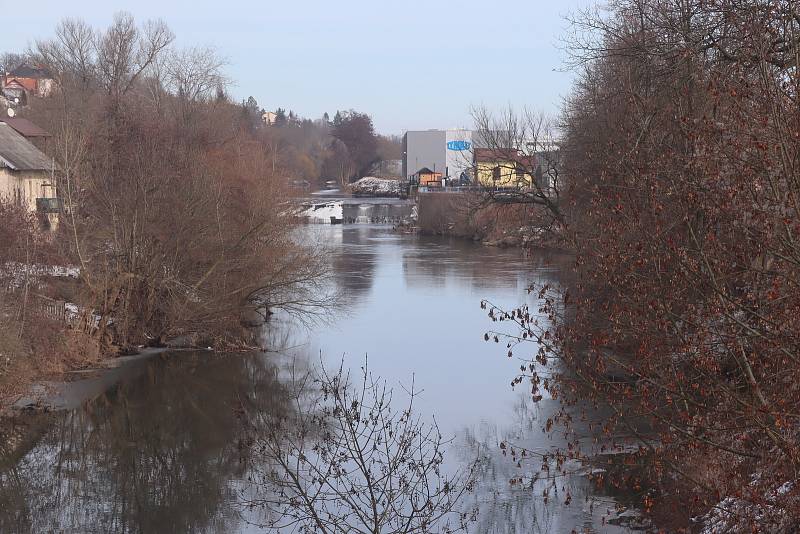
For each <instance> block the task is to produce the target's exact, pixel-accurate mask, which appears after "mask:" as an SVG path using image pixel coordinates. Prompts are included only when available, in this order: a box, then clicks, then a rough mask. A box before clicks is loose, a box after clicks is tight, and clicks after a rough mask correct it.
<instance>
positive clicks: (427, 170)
mask: <svg viewBox="0 0 800 534" xmlns="http://www.w3.org/2000/svg"><path fill="white" fill-rule="evenodd" d="M417 174H442V173H440V172H434V171H432V170H430V169H429V168H428V167H422V168H421V169H420V170H418V171H417Z"/></svg>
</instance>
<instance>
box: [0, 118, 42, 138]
mask: <svg viewBox="0 0 800 534" xmlns="http://www.w3.org/2000/svg"><path fill="white" fill-rule="evenodd" d="M0 122H4V123H6V124H8V125H9V126H11V127H12V128H14V130H15V131H16V132H17V133H18V134H21V135H23V136H25V137H52V136H51V135H50V134H49V133H48V132H46V131H45V130H43V129H42V128H39V127H38V126H36V125H35V124H34V123H32V122H31V121H29V120H28V119H23V118H22V117H6V118H2V119H0Z"/></svg>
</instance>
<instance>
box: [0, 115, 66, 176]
mask: <svg viewBox="0 0 800 534" xmlns="http://www.w3.org/2000/svg"><path fill="white" fill-rule="evenodd" d="M0 162H2V163H3V164H5V165H6V166H8V167H11V168H12V169H14V170H15V171H42V170H47V171H49V170H50V169H51V168H52V166H53V162H52V160H51V159H50V158H48V157H47V156H45V155H44V153H43V152H42V151H41V150H39V149H38V148H36V147H35V146H34V145H33V143H31V142H30V141H28V140H27V139H25V138H24V137H22V136H21V135H20V134H18V133H17V132H15V131H14V129H13V128H12V127H11V126H9V125H8V124H6V123H5V122H0Z"/></svg>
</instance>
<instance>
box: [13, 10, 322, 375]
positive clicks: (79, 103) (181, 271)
mask: <svg viewBox="0 0 800 534" xmlns="http://www.w3.org/2000/svg"><path fill="white" fill-rule="evenodd" d="M30 55H31V56H32V57H34V58H35V59H36V60H37V62H38V63H40V64H43V65H45V66H46V67H47V68H48V69H49V70H50V71H51V72H52V73H53V76H54V77H55V80H56V84H57V90H56V91H55V92H54V94H53V95H52V96H51V97H49V98H44V99H33V102H31V105H30V107H29V109H28V110H26V113H25V114H26V116H27V117H29V118H31V119H32V120H33V121H34V122H35V123H36V124H39V125H41V126H42V127H44V128H45V129H47V130H48V131H49V132H51V133H52V134H53V139H52V141H51V143H50V146H51V147H52V154H51V155H52V156H53V157H54V158H55V161H56V163H57V170H56V173H55V176H54V178H55V180H56V185H57V190H58V194H59V196H60V197H61V198H62V199H63V201H64V210H63V212H62V213H61V214H60V224H59V230H58V232H57V233H56V234H55V235H53V236H51V237H50V239H49V240H48V242H49V248H50V249H53V250H51V251H50V252H49V253H50V254H51V256H50V257H48V258H41V257H40V255H41V254H40V252H41V250H42V249H41V248H39V249H37V248H36V247H34V246H33V245H34V243H35V242H36V240H37V239H39V238H40V236H38V235H37V234H36V232H35V231H34V230H31V231H30V232H27V233H22V232H21V231H19V232H18V231H5V232H0V238H3V239H5V240H6V241H10V240H12V239H13V243H14V247H12V248H7V247H6V246H5V243H3V244H0V249H2V250H3V251H4V252H5V251H6V250H9V251H11V252H13V257H3V258H1V259H3V260H5V261H6V262H8V261H11V260H13V261H16V262H20V263H23V264H32V263H35V262H37V261H45V260H47V262H48V263H51V264H52V263H56V264H61V265H65V264H68V265H75V266H77V267H79V273H80V274H79V283H78V285H77V287H76V288H73V289H72V290H71V293H70V295H69V297H70V300H72V301H73V302H75V303H76V304H77V308H78V312H77V313H78V314H79V315H80V317H79V319H77V320H75V321H73V328H72V329H70V330H69V333H68V332H67V329H66V328H65V327H64V325H50V326H51V327H52V328H55V329H59V331H60V332H61V334H63V335H69V336H74V335H76V332H77V331H80V332H82V334H83V335H84V337H85V339H83V340H82V344H83V345H84V346H94V347H96V349H97V351H99V352H107V351H109V350H113V348H117V349H119V350H128V349H130V348H132V347H133V346H135V345H139V344H159V343H162V342H164V341H166V340H167V339H170V338H176V337H185V338H186V339H188V340H191V341H193V342H195V343H200V342H202V343H203V345H215V346H240V345H242V344H245V345H246V344H249V343H250V342H251V340H250V339H249V337H248V333H247V332H248V331H247V330H246V329H245V327H244V325H245V324H246V322H247V320H249V319H251V318H252V317H255V316H258V315H262V316H263V315H264V314H266V313H268V310H273V309H276V308H282V309H285V310H288V311H290V312H299V313H308V312H311V313H313V312H314V311H315V310H317V309H318V307H319V306H323V305H324V304H325V302H324V297H322V296H321V292H320V284H321V276H322V275H323V274H324V270H323V267H322V262H321V261H320V259H319V258H318V257H316V256H315V253H314V252H312V251H310V250H308V249H305V248H303V247H300V246H298V245H297V244H295V243H294V242H293V240H292V239H291V235H290V234H291V232H292V229H293V227H294V224H293V221H292V219H291V216H290V213H289V211H290V210H287V208H286V205H285V200H286V198H287V193H286V179H285V177H284V176H283V175H282V174H281V170H280V169H279V168H277V167H276V166H275V163H274V159H273V158H272V157H271V148H270V145H269V143H270V137H269V136H268V135H265V134H264V131H263V129H262V128H261V127H260V125H259V124H255V123H253V121H252V120H251V117H250V116H249V115H248V113H247V110H246V108H245V107H243V106H241V105H239V104H235V103H233V102H232V101H231V99H230V98H229V97H228V96H227V93H226V88H225V87H226V83H227V80H226V78H225V76H224V74H223V72H222V67H223V62H222V61H221V60H220V59H219V57H218V56H217V55H216V53H215V52H214V51H213V50H210V49H205V48H188V49H178V48H177V47H175V46H174V44H173V34H172V32H171V31H170V30H169V29H168V28H167V27H166V26H165V25H164V24H163V23H161V22H153V21H150V22H147V23H144V24H141V25H137V24H136V23H135V21H134V20H133V18H132V17H131V16H129V15H127V14H120V15H117V16H116V17H115V19H114V22H113V24H112V25H111V26H110V27H108V28H106V29H103V30H97V29H94V28H92V27H90V26H89V25H87V24H86V23H84V22H83V21H80V20H71V19H70V20H65V21H63V22H62V23H61V24H59V26H58V27H57V28H56V32H55V37H54V38H53V39H50V40H44V41H37V42H36V44H35V46H34V48H33V50H31V51H30ZM4 210H5V211H4V213H3V215H4V217H6V218H10V217H12V216H16V215H18V217H17V218H16V219H15V220H17V221H19V222H18V223H16V228H18V229H21V228H23V225H24V224H25V219H24V217H25V216H24V215H23V214H16V215H15V214H12V213H10V211H9V209H7V208H4ZM4 226H5V228H9V227H10V226H6V223H5V222H4ZM23 236H24V237H23ZM52 254H55V256H53V255H52ZM7 255H8V254H6V256H7ZM3 275H4V277H5V278H6V280H5V282H7V284H6V285H8V286H10V287H12V288H14V289H15V290H14V291H11V292H8V293H5V294H4V295H3V305H4V310H3V312H4V317H5V318H6V319H9V320H8V321H6V319H4V323H5V324H4V331H5V330H11V331H15V333H16V339H17V340H19V342H20V343H16V345H14V346H16V347H17V348H16V349H14V346H12V344H11V343H7V344H6V345H4V346H2V347H0V352H3V353H4V354H5V355H6V357H7V359H8V361H10V360H11V359H12V358H13V357H17V356H18V357H19V358H23V357H24V356H25V355H24V354H23V353H25V352H26V351H25V350H22V349H21V348H20V347H19V345H20V344H22V345H24V344H25V343H27V342H28V341H29V337H27V336H25V334H24V332H25V329H24V328H23V327H22V324H23V322H24V320H25V319H24V317H25V311H24V310H25V306H26V303H27V302H30V298H31V297H30V292H28V291H27V286H26V287H25V288H21V287H20V283H19V278H18V277H17V279H15V280H11V279H10V278H12V277H11V273H10V272H9V271H8V270H5V271H3ZM12 322H15V323H16V324H17V325H18V327H17V328H16V330H14V328H11V327H10V326H9V325H10V324H11V323H12ZM76 324H77V326H75V325H76ZM5 337H8V336H5ZM57 346H58V343H56V344H54V345H52V346H51V347H50V348H55V347H57ZM34 349H35V351H36V352H42V351H44V350H46V349H45V348H44V347H41V346H39V347H28V351H27V352H28V353H30V352H31V351H32V350H34ZM14 351H16V352H14ZM50 363H53V362H50ZM55 367H57V366H55ZM7 368H8V366H7ZM2 378H4V379H6V382H8V380H9V375H8V374H7V373H6V375H5V376H4V377H2Z"/></svg>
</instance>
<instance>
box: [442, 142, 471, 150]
mask: <svg viewBox="0 0 800 534" xmlns="http://www.w3.org/2000/svg"><path fill="white" fill-rule="evenodd" d="M470 146H472V145H470V142H469V141H448V142H447V150H469V147H470Z"/></svg>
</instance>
